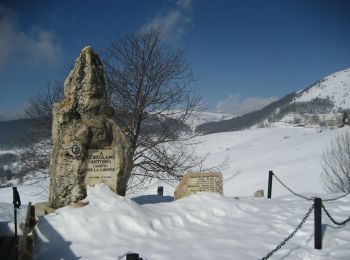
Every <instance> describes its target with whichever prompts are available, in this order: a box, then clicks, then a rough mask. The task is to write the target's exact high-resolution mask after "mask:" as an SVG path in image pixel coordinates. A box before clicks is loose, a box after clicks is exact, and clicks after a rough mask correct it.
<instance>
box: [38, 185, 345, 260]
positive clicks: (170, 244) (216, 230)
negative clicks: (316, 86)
mask: <svg viewBox="0 0 350 260" xmlns="http://www.w3.org/2000/svg"><path fill="white" fill-rule="evenodd" d="M86 200H87V201H89V205H87V206H85V207H83V208H73V207H70V206H68V207H64V208H61V209H59V210H57V211H56V213H55V214H50V215H47V216H45V217H43V218H41V219H40V220H39V223H38V225H37V226H36V228H35V232H36V234H37V238H38V240H37V243H36V247H35V250H36V251H35V258H36V259H78V258H81V259H126V257H125V256H126V254H127V253H131V252H136V253H139V254H140V257H142V258H143V259H149V260H166V259H169V260H171V259H172V260H174V259H186V260H191V259H193V260H198V259H202V260H204V259H208V260H212V259H260V258H262V257H263V256H265V255H266V254H267V253H268V252H269V251H271V250H272V249H273V248H274V247H275V246H276V245H278V244H279V243H280V242H281V241H282V240H283V239H284V238H286V237H287V236H288V235H289V234H290V233H291V232H292V231H293V230H294V228H295V227H296V226H297V225H298V224H299V223H300V221H301V219H302V218H303V217H304V216H305V214H306V212H307V211H308V210H309V208H310V207H311V206H312V203H313V202H312V201H305V200H302V199H298V198H296V197H292V196H286V197H281V198H276V199H271V200H268V199H253V198H233V197H223V196H221V195H218V194H214V193H199V194H196V195H192V196H190V197H187V198H183V199H181V200H178V201H174V202H170V203H159V204H145V205H139V204H137V203H136V202H134V201H133V200H131V199H128V198H124V197H119V196H117V195H115V194H114V193H113V192H111V191H110V190H109V189H108V188H107V187H106V186H104V185H103V184H101V185H96V186H95V187H93V188H89V189H88V197H87V198H86ZM326 207H327V208H328V209H329V210H330V211H331V212H332V213H333V214H334V215H335V216H336V217H337V219H340V220H342V219H345V218H347V217H348V212H349V211H350V198H344V199H341V200H339V201H336V202H332V203H327V204H326ZM323 223H324V224H325V226H324V227H325V233H324V237H323V249H322V250H316V249H314V237H313V233H314V231H313V230H314V223H313V217H312V215H311V216H310V217H309V218H308V220H307V221H306V223H305V224H304V226H303V227H302V228H301V230H300V231H299V232H298V233H297V234H296V235H295V237H294V238H292V239H291V240H290V241H289V242H288V243H287V244H286V245H285V246H284V247H283V248H282V249H281V250H279V251H278V252H277V253H276V254H275V255H274V256H275V257H276V259H284V258H288V259H349V256H350V253H349V252H350V243H349V240H350V226H349V225H346V226H344V227H341V228H338V227H336V226H334V225H333V224H332V223H330V222H329V221H328V219H324V221H323Z"/></svg>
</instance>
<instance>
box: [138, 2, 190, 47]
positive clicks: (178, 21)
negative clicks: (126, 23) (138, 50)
mask: <svg viewBox="0 0 350 260" xmlns="http://www.w3.org/2000/svg"><path fill="white" fill-rule="evenodd" d="M191 21H192V0H178V1H177V2H176V5H175V6H174V7H173V8H170V9H167V10H163V11H161V12H159V13H158V14H156V16H155V17H154V18H153V19H151V20H150V21H148V22H147V23H146V24H144V25H143V26H142V27H141V29H140V31H141V32H147V31H149V30H151V29H156V28H159V27H160V28H162V30H163V34H164V40H165V41H166V42H167V43H173V42H177V41H178V40H179V39H180V38H181V37H182V35H183V34H184V33H185V32H186V30H187V29H188V27H189V25H190V23H191Z"/></svg>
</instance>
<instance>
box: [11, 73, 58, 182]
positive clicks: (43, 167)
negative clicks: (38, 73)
mask: <svg viewBox="0 0 350 260" xmlns="http://www.w3.org/2000/svg"><path fill="white" fill-rule="evenodd" d="M61 78H63V77H61ZM62 97H63V80H56V81H52V82H48V83H47V86H46V88H45V89H44V90H42V91H38V92H35V93H34V95H33V96H32V98H31V99H30V100H29V102H28V106H27V108H26V109H25V115H26V117H27V118H29V119H31V121H32V123H31V125H32V127H30V128H29V130H28V131H27V133H26V134H25V135H24V137H23V138H21V140H20V142H21V145H20V147H21V148H20V149H18V150H17V156H18V158H19V159H20V162H21V167H22V171H23V172H31V173H47V169H48V166H49V156H50V154H51V150H52V143H51V126H52V107H53V105H54V103H55V102H57V101H58V100H60V99H62ZM36 176H37V180H40V179H41V178H43V175H40V174H39V175H36ZM39 176H40V177H39Z"/></svg>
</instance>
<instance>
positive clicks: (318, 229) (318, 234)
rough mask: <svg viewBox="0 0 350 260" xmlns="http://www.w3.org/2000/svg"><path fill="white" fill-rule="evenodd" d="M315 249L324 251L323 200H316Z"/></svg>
mask: <svg viewBox="0 0 350 260" xmlns="http://www.w3.org/2000/svg"><path fill="white" fill-rule="evenodd" d="M314 206H315V209H314V222H315V249H322V199H321V198H314Z"/></svg>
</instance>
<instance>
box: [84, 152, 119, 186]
mask: <svg viewBox="0 0 350 260" xmlns="http://www.w3.org/2000/svg"><path fill="white" fill-rule="evenodd" d="M115 173H116V169H115V153H114V151H113V150H112V149H89V150H88V157H87V171H86V177H85V183H86V184H87V185H95V184H97V183H105V184H107V185H108V186H110V187H111V186H114V185H115V183H116V180H115V178H116V174H115Z"/></svg>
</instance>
